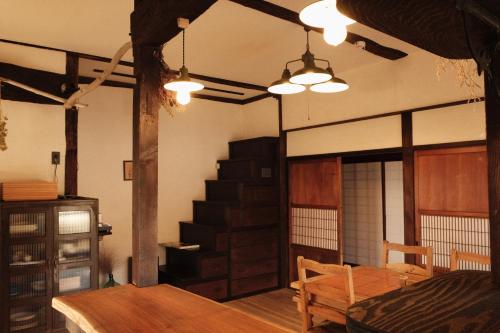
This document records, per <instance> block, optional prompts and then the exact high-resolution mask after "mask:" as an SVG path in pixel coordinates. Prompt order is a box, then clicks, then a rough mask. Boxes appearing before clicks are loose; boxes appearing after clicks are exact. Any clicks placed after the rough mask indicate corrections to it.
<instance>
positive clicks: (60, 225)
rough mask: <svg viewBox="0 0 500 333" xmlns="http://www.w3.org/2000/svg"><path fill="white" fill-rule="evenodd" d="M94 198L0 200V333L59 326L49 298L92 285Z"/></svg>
mask: <svg viewBox="0 0 500 333" xmlns="http://www.w3.org/2000/svg"><path fill="white" fill-rule="evenodd" d="M98 209H99V208H98V201H97V200H96V199H87V198H75V199H64V200H54V201H29V202H24V201H23V202H0V219H1V237H0V247H1V250H2V257H1V259H0V265H1V266H0V267H1V270H0V285H1V290H0V304H1V305H2V306H1V307H0V313H1V316H2V320H1V322H2V326H1V327H2V330H1V332H2V333H7V332H52V331H57V330H58V329H61V331H62V330H63V329H64V317H62V316H60V315H58V313H57V312H55V311H53V310H52V307H51V301H52V297H54V296H57V295H63V294H69V293H74V292H79V291H82V290H90V289H95V288H97V287H98V237H97V215H98Z"/></svg>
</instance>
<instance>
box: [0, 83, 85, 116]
mask: <svg viewBox="0 0 500 333" xmlns="http://www.w3.org/2000/svg"><path fill="white" fill-rule="evenodd" d="M0 82H4V83H7V84H10V85H13V86H16V87H18V88H21V89H24V90H26V91H29V92H32V93H34V94H37V95H40V96H43V97H47V98H50V99H51V100H54V101H56V102H59V103H62V104H64V103H66V101H67V100H66V99H64V98H62V97H59V96H56V95H52V94H49V93H47V92H45V91H43V90H40V89H36V88H33V87H30V86H28V85H26V84H24V83H21V82H17V81H14V80H11V79H7V78H5V77H0ZM75 106H77V107H79V108H84V107H87V106H88V105H87V104H82V103H76V104H75Z"/></svg>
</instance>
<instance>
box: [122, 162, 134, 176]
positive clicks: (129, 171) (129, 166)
mask: <svg viewBox="0 0 500 333" xmlns="http://www.w3.org/2000/svg"><path fill="white" fill-rule="evenodd" d="M133 167H134V164H133V161H123V180H132V179H133V178H134V169H133Z"/></svg>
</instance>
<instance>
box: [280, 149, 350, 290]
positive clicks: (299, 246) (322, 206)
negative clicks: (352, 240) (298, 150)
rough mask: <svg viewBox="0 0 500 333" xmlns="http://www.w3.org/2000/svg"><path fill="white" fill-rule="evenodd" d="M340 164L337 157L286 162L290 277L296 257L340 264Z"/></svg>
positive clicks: (295, 275)
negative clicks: (287, 171)
mask: <svg viewBox="0 0 500 333" xmlns="http://www.w3.org/2000/svg"><path fill="white" fill-rule="evenodd" d="M341 170H342V163H341V159H340V158H329V159H321V160H310V161H294V162H290V164H289V232H290V235H289V239H290V251H289V253H290V265H289V267H290V272H289V274H290V275H289V276H290V280H291V281H294V280H296V279H297V266H296V263H297V256H304V257H306V258H309V259H313V260H317V261H320V262H323V263H342V192H341V188H342V185H341V184H342V174H341V173H342V171H341Z"/></svg>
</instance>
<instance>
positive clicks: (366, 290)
mask: <svg viewBox="0 0 500 333" xmlns="http://www.w3.org/2000/svg"><path fill="white" fill-rule="evenodd" d="M401 276H406V277H407V278H408V280H407V282H408V284H413V283H416V282H420V281H423V280H425V279H426V277H424V276H420V275H415V274H408V273H404V274H403V273H396V272H393V271H390V270H388V269H385V268H377V267H372V266H357V267H353V269H352V280H353V286H354V296H355V297H356V302H360V301H363V300H365V299H367V298H371V297H374V296H378V295H381V294H385V293H387V292H390V291H393V290H396V289H400V288H401ZM311 280H313V282H312V283H314V284H317V286H318V288H321V289H323V290H328V289H331V295H332V296H331V298H328V299H326V298H324V297H321V296H316V297H315V298H314V301H315V302H317V303H321V304H325V305H328V306H332V307H334V308H338V309H339V310H345V302H344V300H345V289H344V279H343V277H341V276H324V275H323V276H321V275H320V276H318V277H314V278H312V279H311ZM290 286H291V287H292V288H294V289H296V290H298V289H299V282H298V281H294V282H292V283H291V284H290ZM294 300H295V301H298V298H297V297H294ZM339 300H341V301H339ZM299 308H300V307H299Z"/></svg>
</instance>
